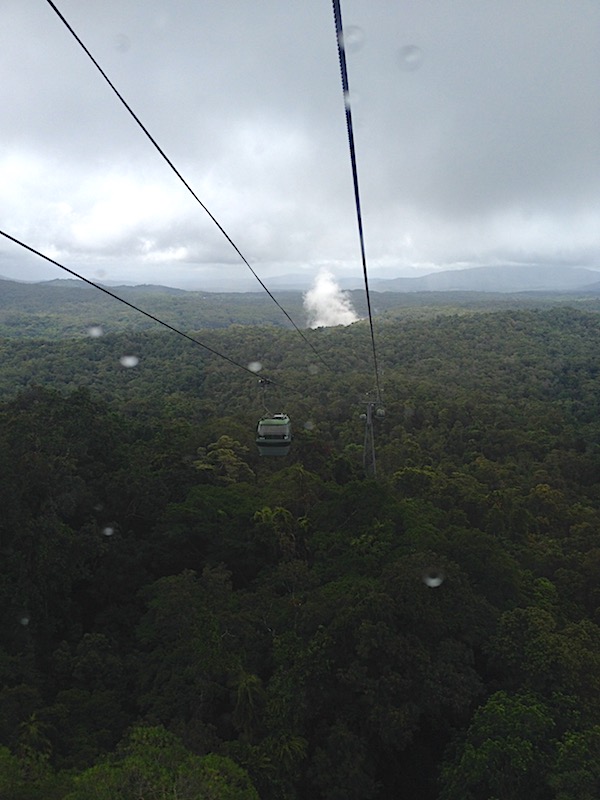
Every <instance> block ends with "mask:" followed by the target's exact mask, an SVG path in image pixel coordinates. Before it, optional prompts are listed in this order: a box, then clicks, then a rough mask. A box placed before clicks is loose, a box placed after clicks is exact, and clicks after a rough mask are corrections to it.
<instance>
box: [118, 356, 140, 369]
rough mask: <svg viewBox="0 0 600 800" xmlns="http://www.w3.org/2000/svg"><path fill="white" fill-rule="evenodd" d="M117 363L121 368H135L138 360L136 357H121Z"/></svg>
mask: <svg viewBox="0 0 600 800" xmlns="http://www.w3.org/2000/svg"><path fill="white" fill-rule="evenodd" d="M119 361H120V362H121V366H123V367H127V368H129V367H137V365H138V364H139V363H140V360H139V358H138V357H137V356H121V358H120V359H119Z"/></svg>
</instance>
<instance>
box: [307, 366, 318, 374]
mask: <svg viewBox="0 0 600 800" xmlns="http://www.w3.org/2000/svg"><path fill="white" fill-rule="evenodd" d="M318 371H319V367H318V366H317V365H316V364H309V367H308V374H309V375H316V374H317V373H318Z"/></svg>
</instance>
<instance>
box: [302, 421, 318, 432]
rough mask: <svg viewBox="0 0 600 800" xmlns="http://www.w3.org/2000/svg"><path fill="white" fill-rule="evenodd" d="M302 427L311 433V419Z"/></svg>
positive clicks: (312, 424) (312, 423) (312, 426)
mask: <svg viewBox="0 0 600 800" xmlns="http://www.w3.org/2000/svg"><path fill="white" fill-rule="evenodd" d="M304 427H305V429H306V430H307V431H312V430H313V429H314V427H315V423H314V422H313V421H312V419H307V420H306V422H305V423H304Z"/></svg>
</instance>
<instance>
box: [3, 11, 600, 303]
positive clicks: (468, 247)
mask: <svg viewBox="0 0 600 800" xmlns="http://www.w3.org/2000/svg"><path fill="white" fill-rule="evenodd" d="M56 2H57V5H58V7H59V8H60V10H61V11H62V12H63V13H64V15H65V16H66V18H67V19H68V20H69V22H70V24H71V25H72V26H73V27H74V29H75V30H76V32H77V33H78V35H79V36H80V37H81V38H82V40H83V41H84V43H85V44H86V45H87V46H88V47H89V49H90V50H91V52H92V53H93V55H94V56H95V57H96V59H97V60H98V61H99V62H100V64H101V65H102V67H103V68H104V70H105V71H106V72H107V73H108V75H109V77H110V78H111V80H112V81H113V82H114V83H115V84H116V86H117V88H118V89H119V90H120V91H121V93H122V94H123V95H124V97H125V99H126V100H127V101H128V102H129V103H130V105H131V106H132V107H133V109H134V111H135V112H136V113H137V114H138V116H139V117H140V118H141V120H142V121H143V122H144V124H145V125H146V127H147V128H148V129H149V130H150V132H151V133H152V135H153V136H154V137H155V138H156V140H157V141H158V143H159V144H160V145H161V147H162V148H163V149H164V150H165V151H166V152H167V154H168V155H169V157H170V158H171V159H172V160H173V161H174V163H175V164H176V165H177V167H178V168H179V170H180V171H181V172H182V173H183V175H184V176H185V178H186V179H187V180H188V182H189V183H190V184H191V185H192V187H193V188H194V190H195V191H196V193H197V194H198V195H199V197H200V199H201V200H202V201H203V202H204V203H205V205H206V206H207V207H208V208H209V209H210V210H211V212H212V213H213V214H214V215H215V216H216V217H217V219H218V220H219V222H220V223H221V225H222V226H223V227H224V228H225V229H226V230H227V232H228V233H229V235H230V236H231V237H232V238H233V240H234V241H235V242H236V244H237V245H238V247H239V248H240V250H241V251H242V252H243V253H244V255H245V256H246V258H247V259H248V260H249V261H250V263H251V264H252V265H253V267H254V268H255V269H256V271H257V272H258V274H259V275H260V276H261V277H262V278H264V280H265V282H266V283H267V284H268V283H269V279H270V278H272V277H274V276H280V275H297V274H301V273H302V274H309V275H311V276H314V275H316V274H317V272H318V271H319V269H321V268H323V267H326V268H327V269H329V271H330V272H332V273H333V274H334V275H335V276H337V277H342V276H345V275H347V274H350V273H354V274H356V275H357V276H359V277H360V274H361V266H360V253H359V246H358V237H357V227H356V217H355V212H354V197H353V190H352V177H351V171H350V161H349V155H348V145H347V136H346V129H345V116H344V104H343V98H342V92H341V84H340V74H339V65H338V56H337V47H336V40H335V28H334V23H333V13H332V9H331V3H330V0H56ZM0 9H1V12H2V14H1V19H2V25H1V26H0V65H1V67H0V70H1V72H0V75H1V80H0V104H1V105H0V107H1V109H2V111H1V113H0V222H1V224H0V227H1V229H2V230H4V231H6V232H7V233H9V234H11V235H13V236H15V237H17V238H20V239H22V240H24V241H25V242H27V243H28V244H30V245H31V246H33V247H35V248H37V249H40V250H42V251H43V252H45V253H46V254H48V255H50V256H52V257H54V258H55V259H57V260H58V261H60V262H61V263H63V264H64V265H65V266H67V267H70V268H72V269H74V270H76V271H78V272H80V273H82V274H83V275H85V276H86V277H88V278H90V279H92V280H107V281H121V280H122V281H129V282H135V283H149V282H151V283H161V284H165V285H171V286H183V287H184V288H206V289H210V288H223V287H228V288H230V289H232V290H235V289H251V290H260V287H259V286H258V284H257V283H256V282H255V281H254V279H253V278H252V276H251V274H250V272H249V270H248V269H247V267H246V266H245V265H244V264H243V263H242V262H241V261H240V259H239V257H238V256H237V255H236V253H235V252H234V250H233V249H232V248H231V245H230V244H228V242H227V241H226V239H225V238H224V237H223V235H222V234H221V233H220V232H219V230H218V229H217V228H216V227H215V225H214V224H213V223H212V222H211V221H210V219H209V218H208V217H207V215H206V214H205V212H204V211H203V210H202V209H201V208H200V207H199V206H198V205H197V204H196V202H195V201H194V200H193V198H192V197H191V195H189V193H188V192H187V190H186V189H185V188H184V187H183V186H182V185H181V184H180V183H179V181H178V180H177V178H176V177H175V175H174V174H173V173H172V172H171V171H170V169H169V168H168V166H167V165H166V164H165V163H164V162H163V161H162V160H161V158H160V156H159V155H158V154H157V153H156V151H155V150H154V149H153V147H152V146H151V145H150V143H149V142H148V141H147V140H146V139H145V137H144V136H143V134H142V133H141V131H140V130H139V128H137V126H136V125H135V123H134V122H133V120H132V119H131V118H130V117H129V115H128V114H127V112H126V111H125V110H124V109H123V107H122V106H121V105H120V103H119V102H118V100H117V99H116V97H115V96H114V95H113V94H112V92H111V90H110V89H109V87H108V86H107V85H106V83H104V81H103V80H102V78H101V76H100V75H99V73H98V72H97V71H96V69H95V67H94V66H93V65H92V64H91V62H90V61H89V60H88V58H87V57H86V55H85V54H84V52H83V51H82V50H81V48H80V47H79V46H78V45H77V43H76V42H75V40H74V39H73V37H72V36H71V34H70V33H69V32H68V30H67V29H66V27H65V26H64V25H63V23H62V22H61V21H60V19H59V18H58V17H57V15H56V14H55V12H54V11H53V10H52V8H51V7H50V5H49V4H48V3H47V2H46V0H0ZM342 14H343V20H344V25H345V27H346V29H347V57H348V69H349V79H350V89H351V100H352V111H353V114H354V123H355V135H356V148H357V158H358V169H359V180H360V186H361V196H362V206H363V215H364V227H365V236H366V247H367V259H368V264H369V270H370V273H371V274H372V275H373V276H374V277H376V276H382V277H383V276H386V277H392V276H395V275H406V274H411V272H410V270H411V269H414V268H419V269H420V270H421V271H423V270H426V271H433V270H434V269H440V268H457V267H463V266H479V265H485V264H509V263H512V264H514V263H519V264H520V263H522V264H527V263H534V264H546V263H547V264H556V263H564V264H573V265H578V266H593V267H598V268H600V80H599V78H600V2H598V0H342ZM0 275H3V276H8V277H17V278H20V279H24V280H39V279H51V278H55V277H67V276H66V275H65V273H63V272H62V271H61V270H59V269H58V268H56V267H52V266H51V265H48V264H46V263H45V262H43V261H42V260H41V259H37V258H35V257H33V256H29V255H27V254H26V253H24V251H22V250H21V249H20V248H18V247H17V246H16V245H13V244H11V243H9V242H7V241H6V240H5V239H1V240H0Z"/></svg>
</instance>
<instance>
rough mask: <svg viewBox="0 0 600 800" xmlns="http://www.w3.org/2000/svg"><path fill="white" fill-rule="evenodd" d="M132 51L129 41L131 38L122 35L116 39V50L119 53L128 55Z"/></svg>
mask: <svg viewBox="0 0 600 800" xmlns="http://www.w3.org/2000/svg"><path fill="white" fill-rule="evenodd" d="M130 49H131V40H130V39H129V36H125V34H124V33H120V34H119V35H118V36H116V37H115V50H118V51H119V53H126V52H127V51H128V50H130Z"/></svg>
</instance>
